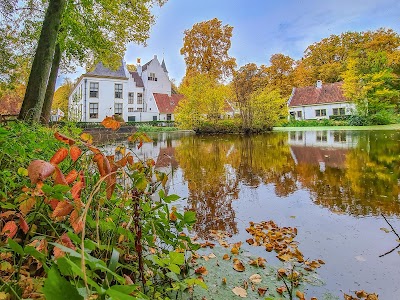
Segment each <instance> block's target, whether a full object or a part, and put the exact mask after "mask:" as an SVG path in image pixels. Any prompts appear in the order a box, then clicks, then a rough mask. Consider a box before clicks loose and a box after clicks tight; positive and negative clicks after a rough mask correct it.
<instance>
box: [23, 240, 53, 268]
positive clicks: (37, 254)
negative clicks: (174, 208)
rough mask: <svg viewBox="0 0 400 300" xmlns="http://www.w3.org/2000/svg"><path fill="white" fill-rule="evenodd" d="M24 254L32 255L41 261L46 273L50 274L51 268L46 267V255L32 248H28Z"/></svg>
mask: <svg viewBox="0 0 400 300" xmlns="http://www.w3.org/2000/svg"><path fill="white" fill-rule="evenodd" d="M24 252H25V253H26V254H29V255H32V256H33V257H34V258H36V259H37V260H38V261H40V262H41V263H42V265H43V268H44V269H45V271H46V272H48V270H49V267H48V266H47V265H46V255H44V254H43V253H42V252H39V251H37V250H36V248H35V247H32V246H26V247H25V249H24Z"/></svg>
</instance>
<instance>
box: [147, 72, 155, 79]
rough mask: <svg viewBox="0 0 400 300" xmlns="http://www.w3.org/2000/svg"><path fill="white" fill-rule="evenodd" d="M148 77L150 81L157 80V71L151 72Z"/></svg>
mask: <svg viewBox="0 0 400 300" xmlns="http://www.w3.org/2000/svg"><path fill="white" fill-rule="evenodd" d="M147 79H148V80H150V81H157V77H156V73H150V74H149V77H148V78H147Z"/></svg>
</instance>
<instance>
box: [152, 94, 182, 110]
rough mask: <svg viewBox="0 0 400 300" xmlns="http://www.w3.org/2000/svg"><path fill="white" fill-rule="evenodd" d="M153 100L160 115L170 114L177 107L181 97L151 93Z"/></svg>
mask: <svg viewBox="0 0 400 300" xmlns="http://www.w3.org/2000/svg"><path fill="white" fill-rule="evenodd" d="M153 96H154V99H155V100H156V104H157V107H158V110H159V111H160V113H162V114H172V113H174V110H175V108H176V107H177V106H178V103H179V101H180V100H182V99H183V95H180V94H173V95H171V96H168V95H167V94H159V93H153Z"/></svg>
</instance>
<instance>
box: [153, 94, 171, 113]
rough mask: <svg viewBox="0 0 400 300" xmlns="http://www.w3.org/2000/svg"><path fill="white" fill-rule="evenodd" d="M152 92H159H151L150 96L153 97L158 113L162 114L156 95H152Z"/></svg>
mask: <svg viewBox="0 0 400 300" xmlns="http://www.w3.org/2000/svg"><path fill="white" fill-rule="evenodd" d="M154 94H160V93H151V96H152V97H153V98H154V103H155V104H156V106H157V110H158V113H159V114H162V112H161V111H160V108H159V107H158V104H157V100H156V97H154ZM161 95H162V94H161ZM166 95H167V96H168V94H166Z"/></svg>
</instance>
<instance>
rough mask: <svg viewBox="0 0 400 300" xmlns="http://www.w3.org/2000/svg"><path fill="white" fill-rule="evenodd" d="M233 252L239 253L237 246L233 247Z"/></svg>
mask: <svg viewBox="0 0 400 300" xmlns="http://www.w3.org/2000/svg"><path fill="white" fill-rule="evenodd" d="M231 253H232V254H239V249H238V248H236V247H233V248H232V249H231Z"/></svg>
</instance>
